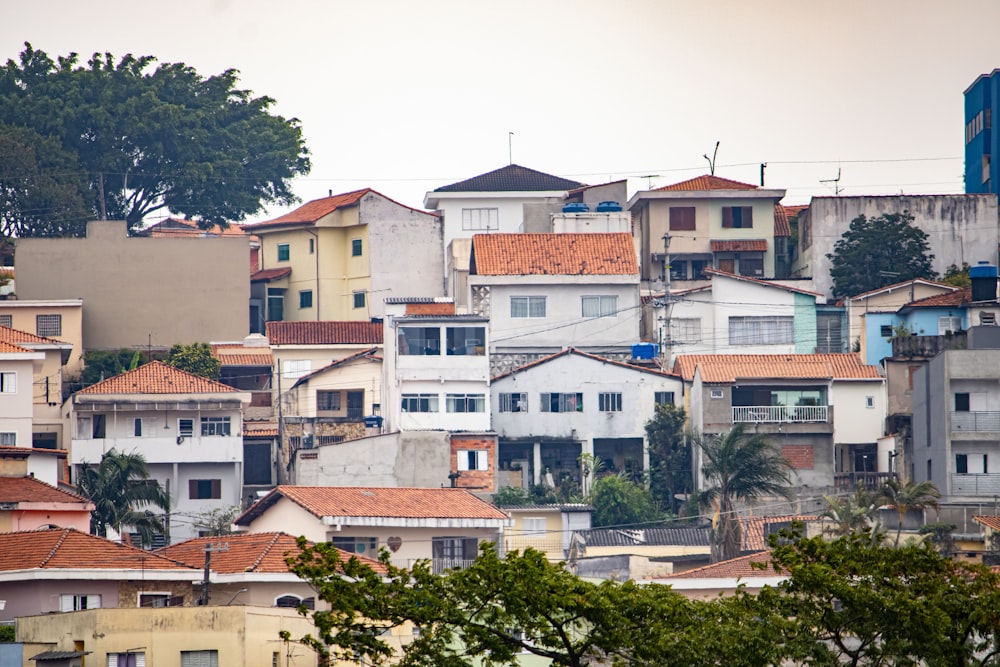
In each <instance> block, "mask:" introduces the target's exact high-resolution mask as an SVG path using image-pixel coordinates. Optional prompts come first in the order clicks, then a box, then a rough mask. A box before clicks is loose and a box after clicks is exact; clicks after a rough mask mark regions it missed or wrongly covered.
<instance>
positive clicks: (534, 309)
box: [510, 296, 545, 318]
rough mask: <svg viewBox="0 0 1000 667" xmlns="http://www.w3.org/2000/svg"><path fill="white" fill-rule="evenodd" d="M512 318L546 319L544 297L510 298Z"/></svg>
mask: <svg viewBox="0 0 1000 667" xmlns="http://www.w3.org/2000/svg"><path fill="white" fill-rule="evenodd" d="M510 316H511V317H512V318H513V317H545V297H544V296H512V297H510Z"/></svg>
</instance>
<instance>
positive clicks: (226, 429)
mask: <svg viewBox="0 0 1000 667" xmlns="http://www.w3.org/2000/svg"><path fill="white" fill-rule="evenodd" d="M232 434H233V420H232V418H231V417H202V418H201V435H202V436H212V437H214V436H220V437H228V436H231V435H232Z"/></svg>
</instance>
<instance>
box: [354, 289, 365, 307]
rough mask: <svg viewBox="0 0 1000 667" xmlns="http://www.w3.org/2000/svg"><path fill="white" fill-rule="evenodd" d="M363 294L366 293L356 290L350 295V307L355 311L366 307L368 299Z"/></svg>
mask: <svg viewBox="0 0 1000 667" xmlns="http://www.w3.org/2000/svg"><path fill="white" fill-rule="evenodd" d="M365 294H366V292H365V291H364V290H357V291H355V292H352V293H351V299H352V300H351V305H352V306H353V307H354V308H355V309H359V308H364V307H365V306H367V305H368V299H367V297H366V296H365Z"/></svg>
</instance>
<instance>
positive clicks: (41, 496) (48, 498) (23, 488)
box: [0, 448, 93, 507]
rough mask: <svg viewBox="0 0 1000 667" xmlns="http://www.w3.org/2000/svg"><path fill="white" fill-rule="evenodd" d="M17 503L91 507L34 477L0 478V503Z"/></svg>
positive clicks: (84, 501) (70, 494)
mask: <svg viewBox="0 0 1000 667" xmlns="http://www.w3.org/2000/svg"><path fill="white" fill-rule="evenodd" d="M22 449H26V448H22ZM28 451H29V452H30V450H28ZM18 502H29V503H73V504H81V503H82V504H86V505H90V506H91V507H93V505H91V504H90V501H89V500H87V499H86V498H84V497H83V496H79V495H77V494H75V493H70V492H69V491H63V490H62V489H59V488H56V487H54V486H52V485H50V484H46V483H45V482H43V481H41V480H39V479H35V478H34V477H27V476H25V477H0V503H18Z"/></svg>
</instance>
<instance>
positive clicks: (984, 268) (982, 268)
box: [969, 262, 997, 278]
mask: <svg viewBox="0 0 1000 667" xmlns="http://www.w3.org/2000/svg"><path fill="white" fill-rule="evenodd" d="M996 277H997V267H995V266H993V265H992V264H990V263H989V262H979V263H978V264H976V265H975V266H973V267H970V268H969V278H996Z"/></svg>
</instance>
